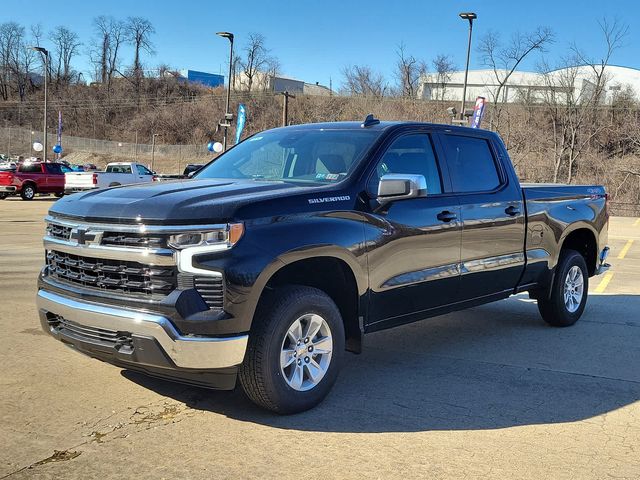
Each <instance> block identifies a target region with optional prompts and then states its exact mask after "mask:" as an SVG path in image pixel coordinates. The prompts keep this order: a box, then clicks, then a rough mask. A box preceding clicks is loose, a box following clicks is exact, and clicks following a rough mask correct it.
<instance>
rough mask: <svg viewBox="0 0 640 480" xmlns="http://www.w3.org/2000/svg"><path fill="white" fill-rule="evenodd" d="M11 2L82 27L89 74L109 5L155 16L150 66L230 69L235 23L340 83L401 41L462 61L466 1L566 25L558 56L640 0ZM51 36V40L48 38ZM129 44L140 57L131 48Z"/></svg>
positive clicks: (624, 56) (505, 24)
mask: <svg viewBox="0 0 640 480" xmlns="http://www.w3.org/2000/svg"><path fill="white" fill-rule="evenodd" d="M3 3H4V5H3V7H2V11H1V12H0V22H4V21H9V20H13V21H17V22H19V23H21V24H23V25H29V24H32V23H40V24H41V25H42V26H43V27H44V29H45V31H46V32H48V31H49V30H51V29H52V28H53V27H54V26H56V25H65V26H67V27H68V28H70V29H72V30H74V31H76V32H77V33H78V34H79V35H80V37H81V40H82V41H83V42H84V44H85V47H83V48H82V56H81V58H78V59H76V61H75V62H74V64H75V66H76V68H77V69H78V70H80V71H83V72H84V73H85V76H86V75H87V74H88V72H89V71H90V67H89V64H88V60H87V55H86V48H87V47H86V45H88V44H89V42H90V38H91V35H92V26H91V23H92V18H93V17H95V16H97V15H100V14H105V15H113V16H115V17H118V18H126V17H127V16H143V17H146V18H148V19H149V20H150V21H151V22H152V23H153V24H154V26H155V28H156V34H155V36H154V37H153V41H154V44H155V47H156V52H157V53H156V54H155V55H154V56H151V57H149V56H146V57H145V58H144V62H145V65H147V66H149V67H153V66H156V65H158V64H160V63H166V64H168V65H170V66H171V67H173V68H177V69H180V68H191V69H194V70H203V71H208V72H213V73H219V72H220V71H224V70H225V64H226V61H227V60H226V55H227V51H228V43H227V42H226V40H224V39H221V38H218V37H216V36H215V32H216V31H219V30H228V31H232V32H234V33H235V35H236V39H237V43H238V44H239V45H238V46H239V47H242V44H243V38H245V37H246V35H247V34H248V33H250V32H259V33H262V34H263V35H264V36H265V37H266V39H267V46H268V47H269V48H270V49H271V50H272V54H273V55H275V56H276V57H277V58H278V59H279V60H280V63H281V66H282V73H283V74H285V75H288V76H291V77H295V78H300V79H302V80H305V81H307V82H316V81H317V82H320V83H322V84H328V83H329V79H330V78H331V79H332V81H333V86H334V88H335V87H337V86H339V84H340V82H341V73H340V72H341V70H342V68H343V67H344V66H345V65H349V64H366V65H369V66H371V67H372V68H373V69H374V70H376V71H379V72H381V73H383V74H384V75H385V76H387V77H388V78H391V77H392V72H393V65H394V62H395V51H396V48H397V46H398V44H399V43H400V42H404V43H405V45H406V49H407V52H408V53H411V54H413V55H414V56H416V57H418V58H423V59H425V60H427V61H430V60H431V59H432V58H433V57H434V56H435V55H437V54H439V53H444V54H448V55H451V57H452V58H453V60H454V62H455V64H456V65H457V66H458V67H460V68H462V67H463V66H464V56H465V52H466V32H467V30H466V29H467V24H466V22H463V21H462V20H460V19H459V18H458V16H457V14H458V13H459V12H461V11H475V12H476V13H477V14H478V20H477V21H476V23H475V24H474V38H475V39H478V38H479V37H480V36H482V35H483V34H484V33H486V32H487V31H488V30H495V31H499V32H500V33H501V35H502V36H503V37H504V38H505V39H506V38H508V37H509V36H510V35H511V34H513V32H515V31H522V32H525V31H529V30H532V29H535V28H536V27H537V26H540V25H544V26H549V27H551V28H552V29H553V30H554V31H555V33H556V43H555V44H554V45H553V46H552V47H551V51H550V52H549V53H548V54H547V56H548V58H549V59H550V61H551V63H552V64H553V63H555V62H556V61H557V60H559V58H560V57H561V56H562V55H563V54H565V53H566V51H567V48H568V46H569V45H570V44H571V43H572V42H576V43H578V44H579V45H580V46H581V47H582V48H583V49H584V50H585V51H586V52H587V53H588V54H590V55H593V56H594V57H598V55H600V54H601V52H602V50H603V42H602V38H601V36H600V32H599V30H598V28H597V21H598V19H601V18H602V17H603V16H607V17H609V18H611V19H614V18H617V19H619V20H621V21H628V22H629V20H630V14H629V12H633V11H634V10H635V8H634V7H636V6H637V3H636V2H633V1H631V0H616V1H609V2H602V1H595V0H584V1H579V2H578V1H567V0H556V1H548V0H541V1H540V0H538V1H535V2H533V1H529V2H523V1H519V0H512V1H507V0H475V1H471V0H445V1H439V2H435V1H426V0H420V1H418V0H415V1H403V0H396V1H395V2H389V1H386V2H385V1H379V0H369V1H360V0H353V1H347V0H342V1H336V0H323V1H309V0H298V1H297V2H293V1H279V2H274V1H271V2H267V1H264V0H263V1H254V0H244V1H239V0H229V1H228V2H225V1H220V0H218V1H216V2H212V1H202V0H188V1H185V0H182V1H166V0H156V1H150V0H135V1H134V0H129V1H122V0H108V1H106V2H90V1H87V0H84V1H77V0H66V1H57V2H53V1H51V0H48V1H42V0H30V1H29V2H18V1H15V0H13V1H10V0H5V2H3ZM27 5H28V8H25V6H27ZM629 23H631V22H629ZM43 45H45V46H47V41H46V40H45V42H43ZM124 53H125V55H126V60H127V61H130V58H131V56H130V52H128V51H125V52H124ZM479 60H480V59H479V56H478V54H477V52H475V50H474V51H473V53H472V60H471V64H472V67H481V65H480V61H479ZM612 63H614V64H617V65H624V66H628V67H635V68H640V27H638V26H637V24H636V25H634V24H630V31H629V35H628V37H627V39H626V42H625V46H624V48H622V49H621V50H620V51H618V52H617V54H616V55H615V56H614V58H613V59H612ZM535 64H536V60H535V59H532V60H531V61H529V62H528V63H526V64H525V65H524V66H523V68H524V69H534V68H535Z"/></svg>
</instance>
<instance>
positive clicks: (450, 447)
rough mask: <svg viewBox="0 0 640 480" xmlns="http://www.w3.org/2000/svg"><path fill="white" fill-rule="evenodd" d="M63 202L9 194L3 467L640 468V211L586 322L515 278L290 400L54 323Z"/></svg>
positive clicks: (625, 224)
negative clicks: (131, 365)
mask: <svg viewBox="0 0 640 480" xmlns="http://www.w3.org/2000/svg"><path fill="white" fill-rule="evenodd" d="M51 203H52V200H48V199H38V200H35V201H33V202H23V201H21V200H19V199H9V200H5V201H2V202H0V295H1V297H0V298H1V301H0V326H1V331H2V333H3V340H4V341H3V345H2V348H1V349H0V405H1V406H2V408H1V410H0V478H7V477H9V478H11V479H22V478H82V479H86V478H97V477H99V478H129V477H134V476H135V477H136V478H154V479H157V478H216V479H218V478H274V479H276V478H277V479H289V478H295V479H300V478H324V479H327V478H367V479H370V478H403V477H404V478H434V479H440V478H453V479H460V478H467V477H470V478H496V479H498V478H499V479H504V478H531V479H541V478H554V479H555V478H567V479H575V478H594V479H601V478H609V477H615V478H629V479H631V478H634V479H635V478H640V401H639V400H640V269H639V267H640V220H637V219H632V218H612V220H611V226H610V239H611V240H610V246H611V247H612V253H611V256H610V259H611V260H610V261H611V263H612V264H613V268H612V270H611V271H610V274H608V275H607V276H600V277H596V278H594V279H592V283H591V285H590V290H591V292H592V296H590V298H589V302H588V305H587V309H586V311H585V314H584V316H583V318H582V319H581V320H580V322H579V323H578V324H577V325H575V326H574V327H572V328H567V329H555V328H551V327H548V326H546V325H545V324H544V323H543V322H542V320H541V319H540V318H539V316H538V312H537V309H536V306H535V304H534V303H533V302H531V301H530V300H528V298H527V297H526V295H520V296H517V297H514V298H511V299H509V300H505V301H502V302H498V303H494V304H491V305H486V306H482V307H478V308H474V309H472V310H467V311H464V312H459V313H455V314H451V315H446V316H442V317H438V318H435V319H431V320H427V321H425V322H420V323H417V324H413V325H409V326H406V327H401V328H397V329H394V330H390V331H385V332H380V333H377V334H373V335H371V336H368V337H367V338H366V344H365V353H363V354H362V355H359V356H357V355H351V354H348V355H347V357H346V367H345V369H344V370H343V371H342V373H341V375H340V378H339V380H338V383H337V384H336V386H335V388H334V390H333V392H332V393H331V394H330V396H329V397H328V398H327V400H326V401H325V402H324V403H323V404H322V405H321V406H319V407H318V408H316V409H314V410H312V411H309V412H306V413H303V414H299V415H295V416H290V417H279V416H273V415H271V414H269V413H265V412H263V411H261V410H259V409H258V408H257V407H254V406H253V405H252V404H251V403H250V402H249V401H248V400H247V399H246V398H245V397H244V396H243V394H242V393H241V392H240V391H235V392H211V391H207V390H203V389H198V388H192V387H185V386H181V385H176V384H172V383H169V382H164V381H160V380H155V379H150V378H146V377H144V376H142V375H139V374H134V373H130V372H126V371H121V370H120V369H118V368H116V367H112V366H110V365H106V364H103V363H101V362H99V361H96V360H92V359H90V358H87V357H85V356H83V355H81V354H79V353H76V352H74V351H73V350H71V349H69V348H67V347H65V346H64V345H63V344H62V343H59V342H57V341H55V340H54V339H52V338H50V337H48V336H46V335H45V334H44V333H42V332H41V331H40V327H39V323H38V319H37V316H36V311H35V306H34V297H35V293H36V286H35V278H36V275H37V272H38V269H39V268H40V265H41V264H42V262H43V252H42V248H41V235H42V233H43V230H44V226H43V222H42V218H43V216H44V214H45V212H46V210H47V208H48V207H49V206H50V205H51ZM595 292H598V293H595Z"/></svg>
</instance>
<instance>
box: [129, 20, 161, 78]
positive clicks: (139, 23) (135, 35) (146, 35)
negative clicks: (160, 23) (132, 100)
mask: <svg viewBox="0 0 640 480" xmlns="http://www.w3.org/2000/svg"><path fill="white" fill-rule="evenodd" d="M155 32H156V30H155V28H154V27H153V25H152V24H151V22H150V21H149V20H147V19H146V18H142V17H129V18H128V19H127V22H126V24H125V25H124V39H125V40H126V41H127V42H128V43H129V44H130V45H131V46H132V47H133V65H132V67H131V69H132V71H133V75H134V77H135V78H136V84H139V82H140V78H142V76H143V72H142V60H141V55H142V51H145V52H147V53H149V54H153V53H154V50H153V43H152V42H151V35H153V34H154V33H155Z"/></svg>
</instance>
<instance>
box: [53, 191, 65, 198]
mask: <svg viewBox="0 0 640 480" xmlns="http://www.w3.org/2000/svg"><path fill="white" fill-rule="evenodd" d="M54 195H55V196H56V198H62V197H64V193H61V192H60V193H54Z"/></svg>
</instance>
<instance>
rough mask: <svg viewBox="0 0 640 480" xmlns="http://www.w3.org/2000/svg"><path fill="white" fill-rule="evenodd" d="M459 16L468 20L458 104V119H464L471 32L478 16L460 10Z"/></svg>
mask: <svg viewBox="0 0 640 480" xmlns="http://www.w3.org/2000/svg"><path fill="white" fill-rule="evenodd" d="M460 18H461V19H463V20H468V21H469V45H468V46H467V66H466V67H465V69H464V85H463V87H462V102H461V104H460V120H464V104H465V101H466V100H467V78H468V77H469V58H470V56H471V33H472V32H473V21H474V20H475V19H476V18H478V16H477V15H476V14H475V13H473V12H462V13H461V14H460Z"/></svg>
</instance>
